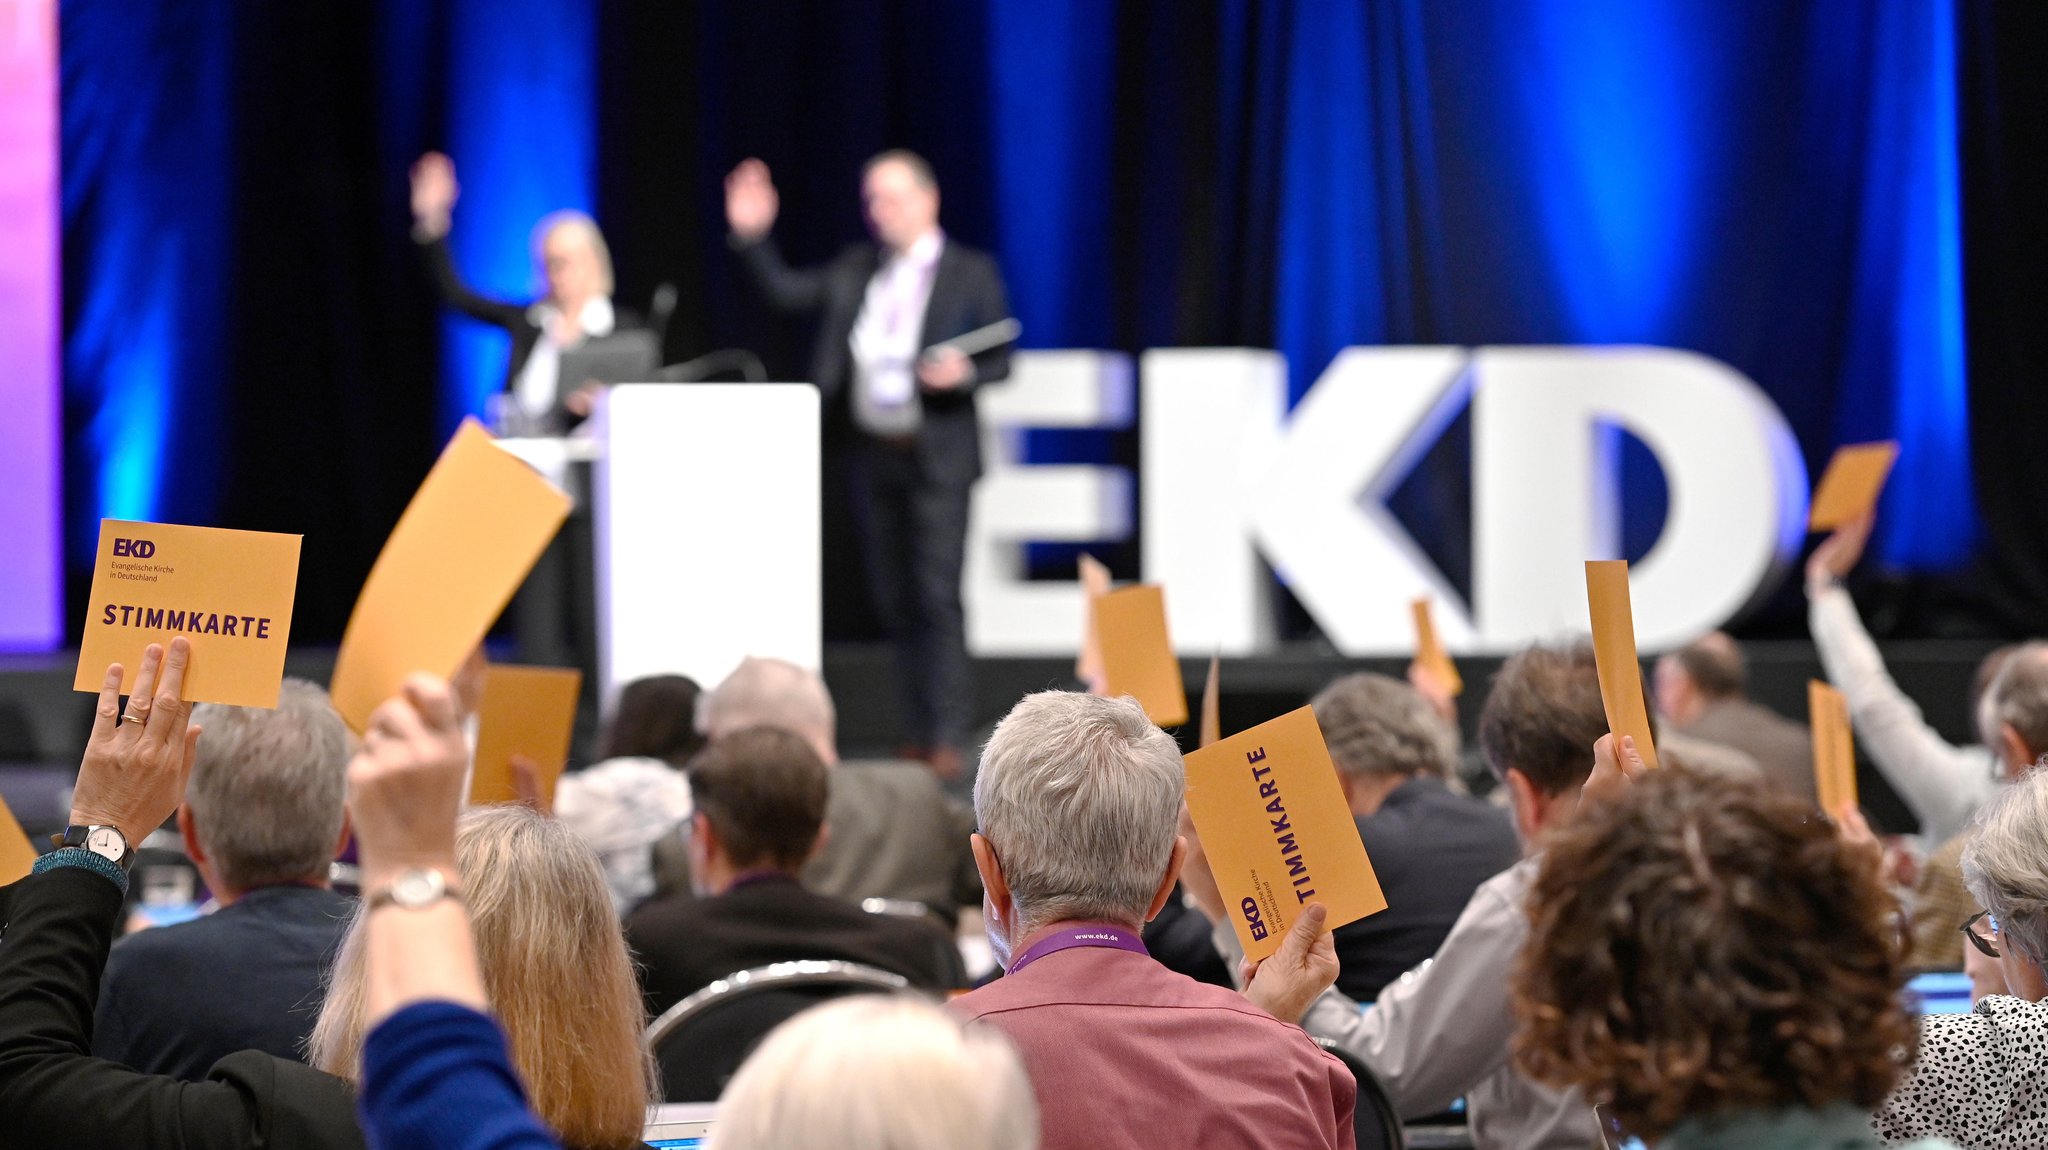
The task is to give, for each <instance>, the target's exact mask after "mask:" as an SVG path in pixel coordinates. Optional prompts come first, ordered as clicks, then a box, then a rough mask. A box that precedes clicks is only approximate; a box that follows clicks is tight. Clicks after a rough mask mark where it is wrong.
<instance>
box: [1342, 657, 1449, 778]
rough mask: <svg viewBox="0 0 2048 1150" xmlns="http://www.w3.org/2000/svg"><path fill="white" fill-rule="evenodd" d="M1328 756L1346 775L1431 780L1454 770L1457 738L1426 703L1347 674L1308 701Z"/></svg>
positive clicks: (1400, 686)
mask: <svg viewBox="0 0 2048 1150" xmlns="http://www.w3.org/2000/svg"><path fill="white" fill-rule="evenodd" d="M1309 706H1311V707H1313V708H1314V709H1315V714H1316V724H1317V725H1318V726H1320V727H1322V729H1323V740H1324V741H1325V742H1327V743H1328V744H1329V747H1330V757H1331V758H1332V759H1334V760H1336V763H1337V769H1338V770H1340V771H1343V772H1344V773H1346V774H1349V775H1413V774H1423V775H1435V776H1438V777H1447V776H1449V775H1450V774H1451V773H1452V772H1453V771H1455V770H1456V768H1457V765H1458V736H1457V732H1456V731H1453V730H1452V729H1451V726H1450V724H1449V723H1446V722H1444V720H1443V717H1442V716H1441V715H1439V714H1437V713H1436V711H1435V709H1434V708H1432V707H1431V706H1430V705H1429V701H1428V700H1426V699H1424V698H1423V697H1422V695H1421V694H1420V693H1419V692H1417V691H1416V690H1415V688H1413V687H1411V686H1409V685H1408V684H1406V683H1403V682H1401V681H1400V680H1399V679H1394V678H1390V677H1389V676H1386V675H1374V674H1370V673H1364V672H1361V673H1359V674H1355V675H1346V676H1344V677H1343V678H1341V679H1338V680H1337V681H1336V682H1334V683H1331V684H1330V685H1329V686H1327V687H1324V688H1323V689H1322V690H1321V691H1319V692H1317V693H1316V697H1315V698H1313V699H1311V700H1309Z"/></svg>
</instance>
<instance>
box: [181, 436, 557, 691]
mask: <svg viewBox="0 0 2048 1150" xmlns="http://www.w3.org/2000/svg"><path fill="white" fill-rule="evenodd" d="M568 517H569V497H568V496H567V495H564V494H562V492H561V491H560V490H558V489H557V488H556V487H555V486H554V485H553V484H551V483H549V482H548V481H547V480H545V479H542V478H541V477H540V474H539V473H538V472H536V471H534V469H533V468H531V467H528V466H527V465H526V464H525V463H523V462H521V461H520V460H519V459H517V458H516V457H514V456H513V455H511V454H510V453H508V452H506V451H505V450H504V449H503V448H501V447H499V446H498V445H497V443H496V441H494V440H493V439H492V438H491V435H490V433H489V432H487V431H485V430H484V429H483V427H482V426H481V425H479V424H478V423H477V422H476V420H474V419H465V420H463V421H462V427H461V429H460V430H458V431H457V432H456V433H455V438H454V439H452V440H450V441H449V443H448V446H447V448H446V449H445V450H443V451H442V452H441V458H440V460H439V461H438V462H436V463H435V464H434V469H433V470H432V471H430V472H428V473H427V478H426V482H424V483H422V484H420V489H419V491H418V492H417V493H415V494H414V495H413V497H412V502H411V503H410V504H408V505H407V506H406V509H405V514H404V515H402V516H400V517H399V520H398V526H397V527H396V528H394V529H393V530H392V532H391V538H389V539H387V540H385V542H384V550H383V551H382V552H380V553H379V554H378V556H377V564H376V566H374V567H372V568H370V578H369V579H368V580H367V581H366V582H364V584H363V592H362V594H361V595H359V596H358V597H357V598H356V607H355V611H354V612H353V613H352V614H351V615H350V616H349V619H348V630H347V631H345V632H344V633H343V634H342V638H341V653H340V654H339V655H338V656H336V658H335V664H334V685H333V688H332V692H333V695H334V709H335V710H337V711H340V712H341V717H342V718H344V719H347V720H348V722H349V725H350V726H352V727H354V728H355V729H356V730H358V731H360V730H362V729H363V727H364V726H365V725H366V724H367V723H368V722H369V718H370V712H371V711H374V710H376V709H377V705H378V704H379V703H382V702H383V701H384V700H385V699H387V698H389V697H390V696H391V695H392V694H393V693H395V692H396V691H397V690H398V685H399V684H400V683H402V682H404V681H405V677H406V676H407V675H410V674H412V673H414V672H415V671H425V672H427V673H428V674H432V675H439V676H442V677H443V678H446V677H447V676H449V675H452V674H454V673H455V669H456V668H457V667H458V666H460V665H461V664H462V661H463V660H464V659H465V658H468V657H469V653H470V652H471V651H474V650H475V649H476V646H477V644H479V643H481V642H483V638H484V633H485V632H486V631H488V630H490V627H491V623H492V622H493V621H494V620H496V619H497V617H498V614H499V613H500V612H502V611H503V610H504V609H505V604H506V603H508V602H510V601H511V599H512V593H513V592H514V591H517V590H518V589H519V585H520V584H521V583H523V582H525V581H526V573H527V572H528V571H530V570H532V569H533V564H534V562H535V561H536V560H538V559H539V558H540V553H541V551H542V550H543V549H545V548H546V547H547V545H548V540H550V539H553V538H554V537H555V532H556V531H557V530H558V529H560V527H561V526H562V521H563V520H565V519H567V518H568ZM195 661H196V660H195Z"/></svg>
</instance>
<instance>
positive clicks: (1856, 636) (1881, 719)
mask: <svg viewBox="0 0 2048 1150" xmlns="http://www.w3.org/2000/svg"><path fill="white" fill-rule="evenodd" d="M1806 625H1807V629H1808V630H1809V631H1810V632H1812V635H1813V646H1814V650H1815V651H1817V652H1818V653H1819V655H1820V665H1821V667H1822V669H1823V670H1825V671H1826V672H1827V677H1828V682H1830V683H1833V684H1834V685H1835V689H1836V690H1838V691H1840V692H1842V696H1843V698H1844V699H1846V700H1847V701H1848V703H1849V719H1850V722H1851V724H1852V725H1853V726H1854V727H1855V729H1856V743H1857V746H1858V747H1859V748H1860V749H1862V750H1863V751H1865V752H1867V753H1868V754H1869V755H1870V761H1871V764H1872V765H1873V766H1875V767H1876V768H1877V770H1878V773H1879V774H1881V775H1883V776H1884V778H1885V781H1886V782H1888V783H1890V784H1891V785H1892V789H1893V790H1895V791H1897V792H1898V793H1899V798H1900V799H1902V800H1904V801H1905V804H1906V807H1907V809H1909V810H1911V811H1912V812H1913V817H1915V818H1917V819H1919V820H1920V835H1921V841H1922V842H1924V843H1925V844H1926V846H1927V849H1929V850H1933V849H1935V848H1936V847H1939V846H1940V845H1941V844H1943V843H1945V842H1947V841H1948V840H1950V839H1952V838H1954V837H1955V836H1957V835H1959V834H1961V833H1963V832H1964V831H1965V830H1968V829H1969V827H1970V820H1971V819H1972V818H1973V817H1975V816H1976V814H1977V808H1978V807H1981V806H1983V805H1984V804H1985V802H1987V801H1989V800H1990V798H1991V797H1992V796H1993V795H1995V794H1997V793H1998V785H1999V780H1998V775H1997V771H1996V763H1995V762H1994V760H1993V757H1992V754H1991V752H1990V751H1989V750H1987V749H1985V748H1984V747H1978V746H1969V747H1958V746H1956V745H1955V744H1953V743H1951V742H1949V741H1948V740H1946V739H1944V738H1942V737H1941V735H1940V734H1939V733H1938V732H1936V731H1935V729H1934V728H1933V727H1930V726H1928V725H1927V720H1926V719H1924V718H1922V717H1921V714H1920V707H1919V705H1918V704H1917V703H1915V702H1913V700H1912V699H1910V698H1908V697H1907V696H1906V693H1905V692H1904V691H1901V690H1899V685H1898V684H1897V683H1895V682H1893V681H1892V677H1891V674H1890V673H1889V672H1887V671H1886V670H1885V666H1884V656H1883V655H1881V654H1879V653H1878V650H1877V644H1876V643H1873V642H1871V641H1870V632H1868V631H1866V630H1864V629H1863V620H1862V619H1861V618H1859V617H1858V616H1857V614H1856V603H1855V600H1853V599H1851V598H1850V597H1849V592H1848V591H1846V590H1844V589H1842V588H1841V587H1839V586H1828V587H1822V588H1817V589H1813V590H1810V591H1809V592H1808V602H1807V608H1806Z"/></svg>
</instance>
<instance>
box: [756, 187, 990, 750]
mask: <svg viewBox="0 0 2048 1150" xmlns="http://www.w3.org/2000/svg"><path fill="white" fill-rule="evenodd" d="M725 195H726V201H725V202H726V207H725V212H726V222H727V224H728V225H729V226H730V227H731V229H732V236H731V242H732V245H733V249H734V251H735V252H737V253H738V256H739V259H740V263H741V266H742V267H744V268H745V269H746V271H747V273H748V275H749V277H750V278H751V279H752V280H753V281H754V283H755V285H756V286H757V287H759V288H760V290H761V292H762V293H763V295H765V296H766V298H767V300H768V302H769V303H770V304H771V305H772V306H774V307H775V308H777V309H778V310H781V311H787V312H808V313H815V314H817V315H818V317H819V321H818V340H817V345H816V348H815V350H814V351H813V352H812V356H811V379H812V381H813V382H815V383H816V384H817V385H818V388H819V390H820V391H822V392H823V393H824V399H825V405H826V410H827V412H828V413H829V416H828V418H831V419H833V420H835V421H842V422H843V423H845V424H847V425H850V428H851V430H852V433H853V434H852V436H851V439H852V441H853V444H854V448H853V456H854V458H853V463H854V470H855V474H856V475H857V476H858V486H859V489H860V492H861V494H862V496H863V497H864V498H863V500H862V502H863V504H864V507H863V512H864V514H865V517H866V523H865V530H864V532H863V535H864V545H865V549H866V555H867V569H868V580H869V583H870V584H871V587H872V590H873V593H874V597H875V601H876V606H877V608H878V609H879V612H880V614H881V617H882V622H883V625H884V627H885V628H887V630H888V632H889V637H890V640H891V642H892V643H893V644H894V645H895V647H896V654H897V668H898V674H897V681H898V684H899V691H900V692H901V695H902V708H903V720H904V725H905V729H906V736H907V738H908V739H909V741H910V744H911V746H912V747H913V748H914V749H915V751H916V752H917V756H918V757H921V758H924V759H925V760H927V761H928V762H930V763H932V765H933V766H934V767H936V768H937V769H938V770H939V771H940V773H942V774H946V775H949V776H950V775H953V774H957V773H958V771H959V769H960V765H961V761H962V760H961V753H960V747H961V745H962V743H963V742H964V740H965V738H966V736H967V733H968V729H969V725H970V723H971V721H972V717H971V716H970V714H969V712H968V703H969V699H970V697H971V696H970V692H969V678H968V675H969V665H968V659H967V645H966V627H965V623H964V619H963V615H962V610H961V606H960V569H961V565H962V563H963V561H964V559H965V555H966V543H967V503H968V491H969V489H970V488H971V487H972V486H973V483H974V481H975V480H976V479H977V478H979V477H980V475H981V435H980V428H979V425H978V424H977V422H976V419H975V411H974V389H975V388H976V387H977V386H979V385H980V384H983V383H987V382H989V381H991V380H999V379H1004V378H1007V377H1008V376H1009V374H1010V353H1009V347H1008V344H1007V343H1004V344H999V345H997V346H994V347H990V348H985V349H981V350H978V351H975V352H974V353H973V354H969V353H968V352H966V351H963V350H962V349H961V348H959V347H955V346H952V345H951V343H949V341H952V340H956V339H958V338H959V337H961V336H965V335H968V334H969V333H972V332H975V331H978V330H980V329H982V328H985V327H987V326H989V325H991V324H994V323H997V322H999V321H1002V320H1006V319H1009V318H1010V305H1009V300H1008V298H1007V296H1006V295H1005V293H1004V291H1003V281H1002V276H1001V274H1000V273H999V272H998V271H997V269H996V263H995V260H994V259H992V258H991V257H990V256H989V255H988V254H987V253H984V252H979V251H976V250H974V249H973V248H970V247H967V246H966V245H964V244H960V243H956V242H954V241H953V240H952V239H951V238H949V237H948V236H947V235H946V234H945V233H944V232H943V231H941V230H940V229H939V188H938V182H937V180H936V179H934V178H933V176H932V170H931V166H930V165H928V164H927V163H925V161H924V160H923V159H922V158H921V157H919V156H918V155H917V154H916V153H913V152H908V151H901V150H898V151H890V152H884V153H882V154H881V155H879V156H876V157H875V158H874V159H872V160H870V161H868V164H867V167H866V169H865V171H864V172H863V173H862V177H861V200H862V203H863V205H864V207H865V209H866V214H867V221H868V228H869V231H870V232H871V233H872V234H873V236H874V242H872V243H865V244H856V245H854V246H852V247H849V248H847V249H846V250H845V251H844V252H841V253H840V254H839V256H838V258H836V259H834V260H833V261H832V262H830V263H828V264H826V265H824V266H823V267H818V268H807V269H802V270H798V269H794V268H791V267H790V266H789V265H788V264H786V263H784V262H783V259H782V256H781V254H780V253H779V252H778V251H777V250H776V247H775V243H774V241H773V240H772V239H771V238H770V236H769V232H770V230H771V229H772V228H773V227H774V225H775V217H776V214H777V212H778V211H779V207H780V202H779V199H778V197H777V194H776V191H775V185H774V183H773V182H772V181H771V180H770V179H769V175H768V166H767V165H766V164H763V163H762V162H761V161H759V160H748V161H746V162H745V163H743V164H741V165H740V166H739V167H738V168H736V169H734V171H733V173H732V175H730V176H729V177H727V179H726V192H725Z"/></svg>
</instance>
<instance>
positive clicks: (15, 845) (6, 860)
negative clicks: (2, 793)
mask: <svg viewBox="0 0 2048 1150" xmlns="http://www.w3.org/2000/svg"><path fill="white" fill-rule="evenodd" d="M100 673H101V674H105V673H106V668H104V667H102V668H101V669H100ZM35 862H36V848H35V844H33V843H31V842H29V841H28V833H27V832H26V831H23V830H22V829H21V822H20V821H19V820H18V819H16V818H15V817H14V812H13V811H11V810H9V809H8V808H7V800H6V799H4V798H0V886H6V885H7V884H8V883H11V882H14V881H15V880H17V879H19V878H21V877H23V876H24V875H26V874H28V868H30V867H32V866H34V865H35Z"/></svg>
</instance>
